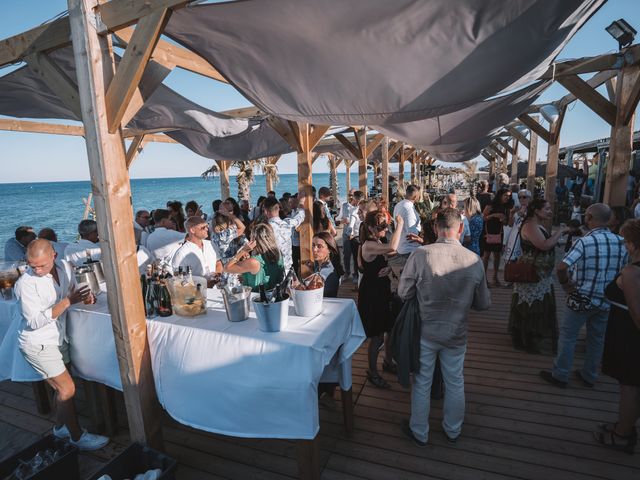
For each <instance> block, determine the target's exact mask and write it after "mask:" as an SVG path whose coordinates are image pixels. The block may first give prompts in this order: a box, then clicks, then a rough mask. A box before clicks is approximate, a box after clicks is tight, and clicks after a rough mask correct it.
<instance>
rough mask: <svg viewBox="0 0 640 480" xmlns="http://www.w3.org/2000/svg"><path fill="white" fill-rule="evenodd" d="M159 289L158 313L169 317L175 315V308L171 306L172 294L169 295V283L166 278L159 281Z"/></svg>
mask: <svg viewBox="0 0 640 480" xmlns="http://www.w3.org/2000/svg"><path fill="white" fill-rule="evenodd" d="M158 290H159V299H158V315H160V316H161V317H169V316H171V315H173V308H172V307H171V295H169V289H168V288H167V283H166V282H165V281H164V280H161V281H160V282H159V285H158Z"/></svg>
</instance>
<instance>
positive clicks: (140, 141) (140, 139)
mask: <svg viewBox="0 0 640 480" xmlns="http://www.w3.org/2000/svg"><path fill="white" fill-rule="evenodd" d="M143 147H144V135H136V136H135V137H133V140H131V144H130V145H129V148H128V149H127V153H126V155H125V161H126V164H127V169H129V167H131V165H132V164H133V161H134V160H135V159H136V158H137V156H138V153H140V152H141V151H142V148H143Z"/></svg>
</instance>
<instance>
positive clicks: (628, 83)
mask: <svg viewBox="0 0 640 480" xmlns="http://www.w3.org/2000/svg"><path fill="white" fill-rule="evenodd" d="M638 98H640V66H638V65H635V66H631V67H625V68H623V69H622V70H621V71H620V73H618V80H617V85H616V95H615V99H616V107H617V108H616V116H615V124H614V125H613V127H612V129H611V140H610V143H609V161H608V162H607V177H606V180H605V186H604V198H603V201H604V203H606V204H608V205H609V206H610V207H618V206H625V205H626V193H627V183H626V182H627V176H628V175H629V169H630V162H631V151H632V150H633V126H634V123H635V114H634V112H635V109H636V106H637V105H638Z"/></svg>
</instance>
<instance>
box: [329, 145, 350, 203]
mask: <svg viewBox="0 0 640 480" xmlns="http://www.w3.org/2000/svg"><path fill="white" fill-rule="evenodd" d="M327 156H328V157H329V170H330V171H331V175H330V178H335V179H337V178H338V159H337V158H336V156H335V155H332V154H331V153H329V154H328V155H327ZM346 193H347V195H348V194H349V192H346ZM331 198H333V201H334V204H335V205H339V203H338V181H337V180H336V181H335V182H331Z"/></svg>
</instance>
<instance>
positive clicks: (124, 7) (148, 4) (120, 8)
mask: <svg viewBox="0 0 640 480" xmlns="http://www.w3.org/2000/svg"><path fill="white" fill-rule="evenodd" d="M191 1H192V0H152V1H150V0H110V1H109V2H107V3H103V4H101V5H100V6H99V8H98V14H99V18H100V20H101V23H102V24H101V25H98V33H101V34H105V33H107V32H115V31H116V30H119V29H121V28H124V27H127V26H129V25H132V24H134V23H136V22H137V21H138V19H139V18H142V17H146V16H148V15H151V14H154V13H156V12H157V11H158V10H164V9H168V8H170V9H172V10H176V9H178V8H181V7H184V6H186V5H187V4H188V3H190V2H191Z"/></svg>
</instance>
